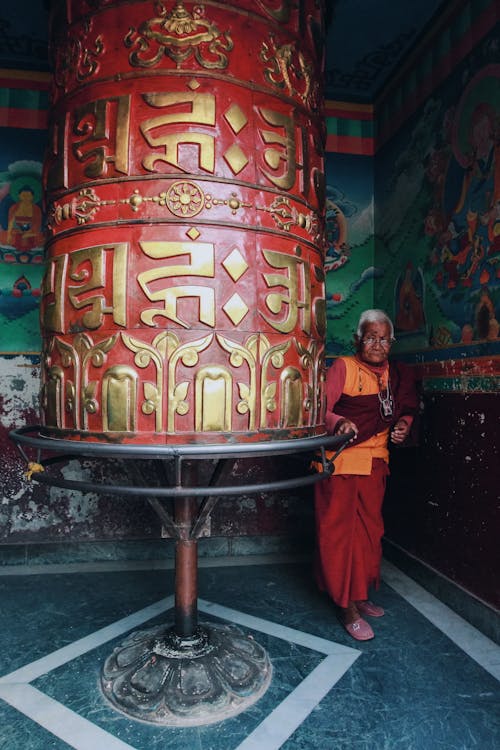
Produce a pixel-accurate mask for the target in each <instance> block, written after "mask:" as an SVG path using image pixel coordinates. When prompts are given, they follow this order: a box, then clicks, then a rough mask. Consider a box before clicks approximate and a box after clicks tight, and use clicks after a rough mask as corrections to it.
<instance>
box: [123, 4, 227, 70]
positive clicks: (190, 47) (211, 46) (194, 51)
mask: <svg viewBox="0 0 500 750" xmlns="http://www.w3.org/2000/svg"><path fill="white" fill-rule="evenodd" d="M157 7H158V8H159V16H157V17H156V18H151V19H149V20H147V21H144V22H143V23H142V24H141V25H140V26H139V29H138V30H136V29H135V28H133V27H132V28H131V29H130V30H129V32H128V34H127V35H126V37H125V39H124V44H125V47H127V48H128V49H131V50H132V51H131V52H130V54H129V62H130V64H131V65H132V66H133V67H141V68H151V67H153V66H155V65H158V63H159V62H160V61H161V59H162V58H163V57H164V56H166V57H169V58H170V59H171V60H173V62H175V64H176V65H177V67H178V68H180V67H181V65H182V63H183V62H185V61H186V60H188V59H189V58H191V57H194V58H195V60H196V61H197V62H198V64H199V65H200V66H201V67H202V68H205V69H208V70H213V69H219V70H224V69H225V68H227V66H228V64H229V58H228V56H227V53H228V52H231V50H232V49H233V46H234V45H233V41H232V39H231V35H230V33H229V32H227V31H226V32H224V33H221V32H220V30H219V29H218V27H217V25H216V24H215V23H214V22H213V21H210V20H209V19H207V18H205V9H204V6H203V5H201V4H200V5H197V6H195V8H194V10H193V13H189V11H187V10H186V8H185V7H184V3H183V2H176V3H175V6H174V8H173V10H172V11H170V13H169V12H167V9H166V8H165V6H164V5H163V4H162V3H158V6H157Z"/></svg>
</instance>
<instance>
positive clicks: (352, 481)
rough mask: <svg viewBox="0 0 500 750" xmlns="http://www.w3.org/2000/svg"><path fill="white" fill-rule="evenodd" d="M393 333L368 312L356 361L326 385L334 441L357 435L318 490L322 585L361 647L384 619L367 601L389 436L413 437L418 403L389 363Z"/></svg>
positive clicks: (376, 566)
mask: <svg viewBox="0 0 500 750" xmlns="http://www.w3.org/2000/svg"><path fill="white" fill-rule="evenodd" d="M393 341H394V327H393V324H392V321H391V320H390V318H389V317H388V316H387V315H386V313H385V312H383V311H382V310H366V311H365V312H364V313H363V314H362V315H361V317H360V320H359V325H358V329H357V333H356V336H355V343H356V354H355V355H354V356H353V357H339V358H338V359H336V360H335V361H334V363H333V364H332V366H331V367H330V368H329V370H328V373H327V378H326V398H327V409H326V410H327V413H326V428H327V432H328V433H329V434H333V435H337V434H345V433H347V432H351V431H352V432H353V433H354V437H353V439H352V440H351V443H350V444H349V446H348V447H347V448H346V449H345V450H344V451H343V452H342V453H341V455H340V456H339V457H338V458H337V459H336V460H335V473H334V474H333V476H332V477H330V478H329V479H327V480H325V481H322V482H318V483H317V484H316V488H315V511H316V533H317V553H318V554H317V566H316V578H317V582H318V586H319V588H320V589H321V590H323V591H326V592H327V593H328V594H329V595H330V596H331V598H332V599H333V601H334V602H335V604H336V605H337V607H338V611H339V619H340V621H341V623H342V624H343V626H344V628H345V629H346V631H347V632H348V633H349V635H351V636H352V637H353V638H355V639H356V640H359V641H366V640H369V639H371V638H373V637H374V633H373V630H372V628H371V626H370V624H369V623H368V622H367V621H366V620H365V619H364V617H365V616H369V617H381V616H382V615H383V614H384V610H383V609H382V607H379V606H377V605H376V604H373V603H372V602H371V601H370V600H369V598H368V591H369V588H370V586H373V587H375V588H378V585H379V579H380V561H381V557H382V544H381V540H382V535H383V532H384V525H383V520H382V502H383V499H384V493H385V486H386V479H387V475H388V473H389V467H388V462H389V451H388V440H389V435H390V439H391V441H392V442H393V443H396V444H398V443H402V442H403V441H404V440H405V439H406V438H407V436H408V434H409V432H410V427H411V424H412V421H413V415H414V414H415V411H416V406H417V397H416V391H415V386H414V381H413V377H412V376H411V372H410V370H409V369H408V368H406V367H404V365H402V364H400V363H393V362H391V363H389V352H390V349H391V345H392V343H393Z"/></svg>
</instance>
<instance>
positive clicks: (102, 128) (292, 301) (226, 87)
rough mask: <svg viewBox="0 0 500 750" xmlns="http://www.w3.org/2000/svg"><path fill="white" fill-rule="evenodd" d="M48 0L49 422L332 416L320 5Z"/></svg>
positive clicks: (272, 434) (45, 380)
mask: <svg viewBox="0 0 500 750" xmlns="http://www.w3.org/2000/svg"><path fill="white" fill-rule="evenodd" d="M51 19H52V20H51V53H52V58H53V68H54V84H53V92H52V102H51V110H50V118H51V121H50V134H51V137H50V148H49V149H48V154H47V157H46V161H45V186H46V197H47V209H48V216H49V222H48V223H49V239H48V243H47V273H46V277H45V281H44V289H43V297H42V304H41V324H42V336H43V352H42V418H43V422H44V432H45V434H48V435H50V436H52V437H63V438H65V439H75V440H90V441H100V440H105V441H106V442H109V441H117V442H122V443H158V444H166V443H174V444H175V443H179V444H181V443H193V442H197V443H203V442H206V443H223V442H235V441H242V442H254V441H267V440H277V439H278V440H279V439H288V438H294V437H309V436H317V435H321V434H324V414H323V378H324V375H323V354H324V334H325V322H326V318H325V301H324V272H323V253H324V243H323V231H324V176H323V144H324V135H323V127H324V126H323V119H322V98H321V78H322V60H323V58H322V56H323V27H322V24H323V18H322V11H321V7H320V4H319V3H317V2H315V1H314V0H303V1H302V2H299V3H295V2H294V3H292V2H286V0H262V1H260V0H254V2H250V1H248V2H238V3H230V2H229V3H222V2H207V3H204V4H200V3H192V2H173V3H167V2H164V3H163V4H159V3H153V2H144V1H142V2H134V1H133V0H130V1H127V2H116V1H115V2H111V1H108V0H67V2H64V3H55V4H54V7H53V9H52V14H51Z"/></svg>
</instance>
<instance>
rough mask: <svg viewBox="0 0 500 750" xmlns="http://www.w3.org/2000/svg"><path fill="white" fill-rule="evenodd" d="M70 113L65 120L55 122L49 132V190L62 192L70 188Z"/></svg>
mask: <svg viewBox="0 0 500 750" xmlns="http://www.w3.org/2000/svg"><path fill="white" fill-rule="evenodd" d="M68 122H69V113H66V114H65V116H64V119H63V118H61V120H59V121H56V122H54V124H53V125H52V126H51V128H50V131H49V144H50V147H49V148H50V150H49V152H48V158H47V164H48V165H49V166H48V169H47V189H48V190H60V189H61V188H67V187H68V163H67V150H66V134H67V131H68Z"/></svg>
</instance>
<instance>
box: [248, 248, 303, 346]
mask: <svg viewBox="0 0 500 750" xmlns="http://www.w3.org/2000/svg"><path fill="white" fill-rule="evenodd" d="M263 255H264V257H265V259H266V260H267V262H268V263H269V265H270V266H272V267H273V268H282V269H285V270H286V275H284V274H278V273H268V274H264V280H265V282H266V284H267V286H268V287H271V288H273V287H278V286H281V287H285V289H287V290H288V292H287V293H282V292H272V293H270V294H268V295H267V297H266V307H267V309H268V310H270V311H271V312H272V313H273V314H274V315H276V316H277V315H281V316H282V317H281V320H276V319H275V318H270V317H268V316H266V315H264V313H263V312H262V311H260V314H261V315H262V317H263V318H264V320H266V321H267V322H268V323H269V325H270V326H272V328H274V329H275V330H276V331H279V332H280V333H290V332H291V331H293V329H294V328H295V326H296V325H297V321H298V317H299V310H301V311H302V321H301V327H302V330H303V331H304V333H306V334H310V332H311V281H310V278H309V263H307V262H305V261H303V260H301V259H300V258H296V257H293V256H291V255H287V254H286V253H280V252H278V251H277V250H263ZM299 294H300V295H301V297H302V298H301V299H299ZM283 309H285V317H284V318H283Z"/></svg>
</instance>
